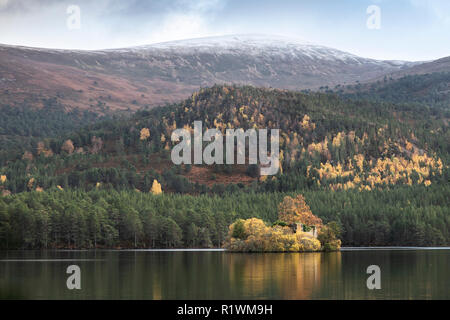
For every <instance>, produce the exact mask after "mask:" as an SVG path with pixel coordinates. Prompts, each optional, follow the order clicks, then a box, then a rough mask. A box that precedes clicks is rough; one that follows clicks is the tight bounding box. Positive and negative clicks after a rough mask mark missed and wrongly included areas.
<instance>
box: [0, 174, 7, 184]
mask: <svg viewBox="0 0 450 320" xmlns="http://www.w3.org/2000/svg"><path fill="white" fill-rule="evenodd" d="M6 180H7V179H6V176H5V175H1V176H0V182H1V183H5V182H6Z"/></svg>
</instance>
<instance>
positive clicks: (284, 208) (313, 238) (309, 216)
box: [225, 195, 341, 252]
mask: <svg viewBox="0 0 450 320" xmlns="http://www.w3.org/2000/svg"><path fill="white" fill-rule="evenodd" d="M339 235H340V227H339V225H338V224H337V223H336V222H334V221H333V222H330V223H329V224H328V225H326V226H324V225H323V223H322V219H320V218H318V217H316V216H315V215H314V214H313V213H312V212H311V209H310V208H309V206H308V205H307V204H306V201H305V198H304V197H303V196H302V195H298V196H297V197H296V198H292V197H290V196H286V197H285V198H284V200H283V202H282V203H281V204H280V205H279V207H278V220H277V221H276V222H275V223H273V224H272V225H271V226H269V225H268V224H267V223H265V222H264V221H263V220H261V219H258V218H250V219H247V220H242V219H239V220H237V221H236V222H234V223H233V224H232V225H230V227H229V232H228V237H227V240H226V242H225V248H227V249H228V250H231V251H239V252H314V251H319V250H324V251H337V250H339V249H340V247H341V240H339V239H338V237H339Z"/></svg>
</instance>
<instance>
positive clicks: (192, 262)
mask: <svg viewBox="0 0 450 320" xmlns="http://www.w3.org/2000/svg"><path fill="white" fill-rule="evenodd" d="M449 263H450V251H449V250H436V251H432V250H430V251H423V250H422V251H421V250H414V251H411V250H410V251H397V250H396V251H345V252H337V253H291V254H289V253H280V254H239V253H227V252H153V251H97V252H92V251H59V252H51V251H48V252H33V251H28V252H23V251H10V252H0V297H1V298H15V299H155V300H156V299H448V298H449V290H448V288H449V287H450V286H449V285H450V282H449V280H450V279H449V275H448V274H447V266H448V264H449ZM71 264H77V265H79V266H80V268H81V270H82V281H81V283H82V290H80V291H77V290H74V291H70V290H68V289H67V288H66V279H67V276H68V275H67V274H66V268H67V267H68V266H69V265H71ZM371 264H376V265H379V266H380V268H381V271H382V290H373V291H371V290H368V289H367V287H366V280H367V277H368V275H367V274H366V273H365V270H366V269H367V267H368V266H369V265H371Z"/></svg>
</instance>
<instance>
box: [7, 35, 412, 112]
mask: <svg viewBox="0 0 450 320" xmlns="http://www.w3.org/2000/svg"><path fill="white" fill-rule="evenodd" d="M412 65H414V64H413V63H408V62H399V61H378V60H372V59H366V58H361V57H358V56H355V55H352V54H349V53H346V52H342V51H339V50H335V49H331V48H327V47H323V46H318V45H314V44H310V43H305V42H301V41H298V40H291V39H286V38H280V37H273V36H261V35H252V36H225V37H217V38H205V39H194V40H184V41H175V42H170V43H163V44H155V45H150V46H144V47H136V48H125V49H117V50H103V51H68V50H52V49H37V48H25V47H14V46H0V94H1V100H0V104H2V105H5V104H8V105H22V104H24V102H25V103H26V104H27V105H34V106H37V107H42V106H43V105H44V104H45V103H44V102H43V100H44V99H48V98H54V97H57V99H58V102H59V103H60V104H61V105H63V106H64V107H66V108H67V109H72V108H75V107H78V108H85V109H86V108H89V109H91V110H96V111H106V110H108V109H110V110H127V109H128V108H130V109H131V110H136V109H139V108H140V107H143V106H156V105H161V104H165V103H171V102H176V101H181V100H182V99H184V98H187V97H188V96H189V95H190V94H191V93H192V92H193V91H195V90H196V89H198V88H200V87H205V86H211V85H213V84H220V83H235V84H250V85H255V86H264V87H275V88H283V89H291V90H298V89H305V88H313V89H314V88H318V87H320V86H334V85H336V84H338V83H339V84H346V83H347V84H348V83H354V82H355V81H361V82H362V81H366V80H369V79H373V78H377V77H382V76H383V75H385V74H391V73H394V72H397V71H400V70H403V69H405V68H408V67H410V66H412Z"/></svg>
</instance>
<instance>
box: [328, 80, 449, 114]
mask: <svg viewBox="0 0 450 320" xmlns="http://www.w3.org/2000/svg"><path fill="white" fill-rule="evenodd" d="M334 91H336V92H337V93H339V94H341V95H342V96H343V97H345V98H351V99H355V100H363V99H368V100H371V101H375V102H391V103H396V104H416V105H421V106H423V107H424V108H430V107H441V108H443V109H446V111H447V113H446V117H447V118H448V116H449V113H450V111H449V110H450V72H436V73H429V74H421V75H407V76H404V77H401V78H398V79H392V78H388V77H385V78H384V79H383V80H382V81H377V82H375V83H368V84H357V85H353V86H346V87H344V86H337V87H336V88H335V90H334Z"/></svg>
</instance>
